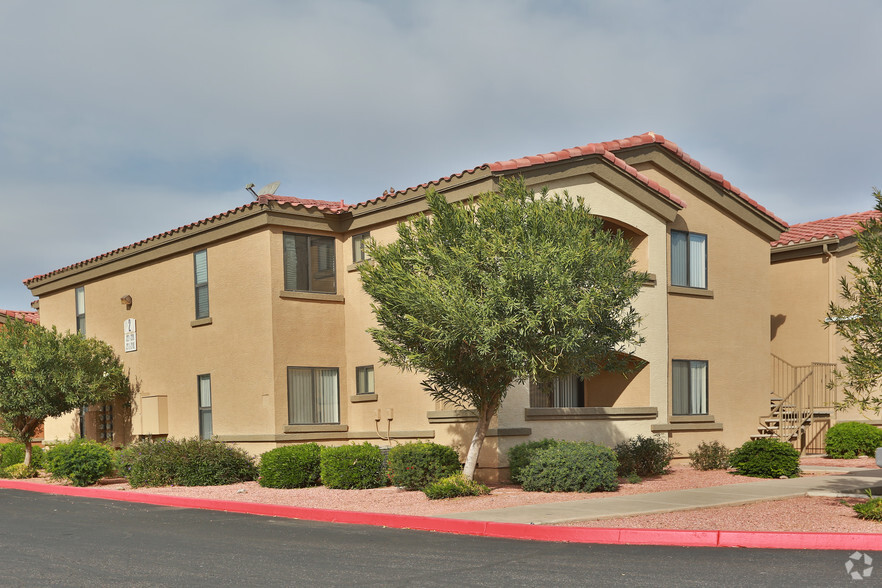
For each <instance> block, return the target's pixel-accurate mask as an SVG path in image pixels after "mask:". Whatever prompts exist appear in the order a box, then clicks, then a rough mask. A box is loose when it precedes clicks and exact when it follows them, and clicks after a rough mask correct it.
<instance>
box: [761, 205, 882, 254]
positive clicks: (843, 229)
mask: <svg viewBox="0 0 882 588" xmlns="http://www.w3.org/2000/svg"><path fill="white" fill-rule="evenodd" d="M873 218H882V215H880V213H879V212H877V211H875V210H868V211H866V212H856V213H854V214H844V215H842V216H834V217H833V218H825V219H821V220H816V221H811V222H808V223H799V224H796V225H792V226H791V227H790V229H789V230H788V231H787V232H785V233H781V237H780V238H779V239H778V240H777V241H772V247H782V246H784V245H794V244H796V243H809V242H811V241H819V240H822V239H828V238H831V237H837V238H839V239H844V238H845V237H850V236H852V235H854V234H855V233H858V232H860V231H861V230H863V229H861V226H860V225H859V224H858V223H862V222H866V221H868V220H870V219H873Z"/></svg>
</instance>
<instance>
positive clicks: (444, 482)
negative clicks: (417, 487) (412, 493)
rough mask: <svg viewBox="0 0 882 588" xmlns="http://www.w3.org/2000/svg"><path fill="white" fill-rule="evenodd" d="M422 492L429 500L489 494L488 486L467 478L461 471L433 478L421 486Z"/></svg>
mask: <svg viewBox="0 0 882 588" xmlns="http://www.w3.org/2000/svg"><path fill="white" fill-rule="evenodd" d="M423 493H424V494H425V495H426V496H428V497H429V498H430V499H431V500H438V499H441V498H458V497H459V496H483V495H484V494H490V488H488V487H487V486H485V485H484V484H481V483H480V482H475V481H474V480H468V479H466V477H465V476H463V475H462V473H459V474H453V475H452V476H448V477H446V478H441V479H440V480H435V481H434V482H432V483H431V484H429V485H428V486H426V487H425V488H423Z"/></svg>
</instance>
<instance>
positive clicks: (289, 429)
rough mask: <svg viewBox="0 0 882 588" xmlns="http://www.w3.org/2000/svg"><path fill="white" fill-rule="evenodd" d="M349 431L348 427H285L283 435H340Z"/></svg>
mask: <svg viewBox="0 0 882 588" xmlns="http://www.w3.org/2000/svg"><path fill="white" fill-rule="evenodd" d="M348 430H349V425H285V427H284V428H283V429H282V431H283V432H285V433H342V432H345V431H348Z"/></svg>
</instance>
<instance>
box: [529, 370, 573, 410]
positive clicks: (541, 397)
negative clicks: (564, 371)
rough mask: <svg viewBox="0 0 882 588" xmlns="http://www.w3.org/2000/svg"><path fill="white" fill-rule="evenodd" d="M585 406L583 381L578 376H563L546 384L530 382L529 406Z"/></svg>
mask: <svg viewBox="0 0 882 588" xmlns="http://www.w3.org/2000/svg"><path fill="white" fill-rule="evenodd" d="M582 406H585V382H584V381H583V380H582V378H580V377H579V376H563V377H560V378H556V379H555V380H553V381H551V382H549V383H547V384H543V385H540V384H536V383H535V382H530V407H531V408H567V407H582Z"/></svg>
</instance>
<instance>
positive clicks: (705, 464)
mask: <svg viewBox="0 0 882 588" xmlns="http://www.w3.org/2000/svg"><path fill="white" fill-rule="evenodd" d="M731 454H732V451H731V450H730V449H729V448H728V447H726V446H725V445H723V444H722V443H720V442H719V441H712V442H710V443H705V442H704V441H702V442H701V443H699V444H698V448H697V449H696V450H695V451H690V452H689V459H690V460H692V461H691V462H690V465H691V466H692V467H693V468H694V469H696V470H702V471H707V470H725V469H726V468H728V467H729V456H730V455H731Z"/></svg>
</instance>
